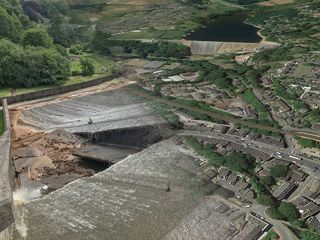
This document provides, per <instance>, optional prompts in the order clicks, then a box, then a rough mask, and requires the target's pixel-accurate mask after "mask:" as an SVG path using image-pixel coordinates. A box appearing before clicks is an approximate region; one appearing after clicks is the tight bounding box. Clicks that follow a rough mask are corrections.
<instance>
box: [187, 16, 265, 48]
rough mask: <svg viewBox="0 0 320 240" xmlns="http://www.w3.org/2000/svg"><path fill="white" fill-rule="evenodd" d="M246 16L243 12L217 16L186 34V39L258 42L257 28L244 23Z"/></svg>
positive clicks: (259, 39)
mask: <svg viewBox="0 0 320 240" xmlns="http://www.w3.org/2000/svg"><path fill="white" fill-rule="evenodd" d="M246 18H247V15H246V14H243V13H235V14H232V15H229V16H220V17H217V18H215V19H214V20H213V21H212V22H209V23H208V24H206V25H205V26H204V27H202V28H200V29H196V30H194V31H193V32H191V33H190V34H188V36H187V37H186V39H187V40H194V41H218V42H248V43H258V42H260V41H261V40H262V38H261V37H260V36H259V35H258V31H259V28H257V27H255V26H252V25H249V24H246V23H245V22H244V21H245V20H246Z"/></svg>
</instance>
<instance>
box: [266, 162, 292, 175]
mask: <svg viewBox="0 0 320 240" xmlns="http://www.w3.org/2000/svg"><path fill="white" fill-rule="evenodd" d="M288 171H289V168H288V166H286V165H283V164H276V165H274V166H273V167H271V169H270V174H271V176H273V177H275V178H282V177H285V176H286V174H287V173H288Z"/></svg>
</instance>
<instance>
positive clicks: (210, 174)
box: [203, 167, 218, 179]
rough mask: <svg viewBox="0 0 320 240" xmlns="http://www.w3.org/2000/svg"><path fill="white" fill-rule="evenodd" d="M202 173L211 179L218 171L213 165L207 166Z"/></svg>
mask: <svg viewBox="0 0 320 240" xmlns="http://www.w3.org/2000/svg"><path fill="white" fill-rule="evenodd" d="M203 173H204V174H205V175H206V176H207V177H208V178H210V179H212V178H214V177H216V176H217V175H218V173H217V172H216V171H215V169H214V168H213V167H208V168H207V169H205V170H204V171H203Z"/></svg>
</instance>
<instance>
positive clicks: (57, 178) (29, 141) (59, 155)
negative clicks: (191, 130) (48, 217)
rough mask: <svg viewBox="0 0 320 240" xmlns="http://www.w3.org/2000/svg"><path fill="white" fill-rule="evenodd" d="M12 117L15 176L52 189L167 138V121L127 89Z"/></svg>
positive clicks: (89, 96) (27, 111)
mask: <svg viewBox="0 0 320 240" xmlns="http://www.w3.org/2000/svg"><path fill="white" fill-rule="evenodd" d="M12 115H13V116H14V117H13V119H14V124H13V125H14V134H13V136H14V145H13V149H14V151H13V153H14V164H15V167H16V171H17V172H18V173H21V174H23V175H25V176H28V177H29V178H30V179H32V180H37V181H41V182H42V183H44V184H47V185H48V186H49V188H50V189H53V190H55V189H57V188H59V187H61V186H63V185H64V184H67V183H68V182H70V181H72V180H75V179H77V178H80V177H88V176H91V175H93V174H94V173H97V172H99V171H102V170H105V169H106V168H107V167H109V166H110V165H112V164H114V163H116V162H118V161H120V160H121V159H123V158H125V157H126V156H128V155H129V154H132V153H135V152H137V151H138V150H139V151H140V150H141V149H142V148H145V147H147V146H149V145H150V144H153V143H155V142H157V141H160V140H161V139H162V138H163V137H165V136H167V133H169V134H170V130H169V125H168V124H167V122H166V121H165V120H163V119H162V118H160V117H158V116H156V115H155V114H154V113H153V112H152V111H151V110H150V109H149V108H148V107H147V105H146V103H145V102H143V101H142V100H141V99H138V98H136V97H134V96H132V95H130V94H128V92H127V90H126V89H117V90H113V91H106V92H101V93H98V94H93V95H87V96H84V97H79V98H74V99H72V100H65V99H62V100H61V101H58V102H55V103H53V104H48V105H45V104H44V103H42V104H41V105H40V106H36V107H32V106H31V107H30V108H29V109H27V110H22V112H21V110H16V111H12ZM167 130H169V131H167ZM99 144H100V145H99ZM101 145H122V146H123V145H124V146H130V147H135V148H136V149H135V151H132V150H131V149H128V148H125V147H123V148H117V147H115V146H114V147H104V146H101ZM106 148H108V149H106ZM116 148H117V149H116ZM88 160H94V162H92V161H88ZM97 160H98V161H97Z"/></svg>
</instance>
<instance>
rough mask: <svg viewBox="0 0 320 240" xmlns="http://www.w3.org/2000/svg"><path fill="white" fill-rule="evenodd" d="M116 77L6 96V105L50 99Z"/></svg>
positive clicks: (0, 99)
mask: <svg viewBox="0 0 320 240" xmlns="http://www.w3.org/2000/svg"><path fill="white" fill-rule="evenodd" d="M117 76H119V74H115V75H111V76H108V77H101V78H97V79H94V80H90V81H86V82H81V83H77V84H73V85H68V86H59V87H54V88H50V89H46V90H40V91H35V92H30V93H23V94H18V95H15V96H8V97H5V98H6V99H7V102H8V104H14V103H19V102H25V101H31V100H35V99H39V98H45V97H50V96H54V95H57V94H62V93H67V92H71V91H75V90H79V89H82V88H87V87H92V86H96V85H99V84H101V83H104V82H107V81H111V80H112V79H114V78H115V77H117ZM3 99H4V98H0V105H1V101H2V100H3Z"/></svg>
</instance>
